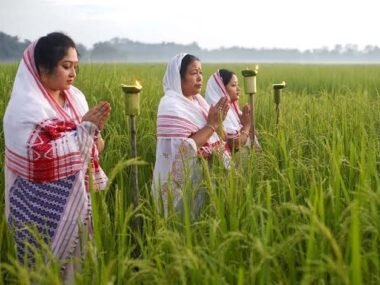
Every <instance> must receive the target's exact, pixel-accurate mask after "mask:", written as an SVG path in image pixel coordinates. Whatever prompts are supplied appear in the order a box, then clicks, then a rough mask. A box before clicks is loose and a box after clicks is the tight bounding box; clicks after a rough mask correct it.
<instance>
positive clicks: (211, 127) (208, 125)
mask: <svg viewBox="0 0 380 285" xmlns="http://www.w3.org/2000/svg"><path fill="white" fill-rule="evenodd" d="M205 127H209V128H210V129H211V130H212V131H213V132H215V131H216V130H215V128H214V127H213V126H211V125H210V124H206V126H205Z"/></svg>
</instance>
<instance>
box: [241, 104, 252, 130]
mask: <svg viewBox="0 0 380 285" xmlns="http://www.w3.org/2000/svg"><path fill="white" fill-rule="evenodd" d="M240 121H241V124H242V125H243V127H244V128H245V129H246V130H247V131H248V132H249V130H250V128H251V108H250V107H249V105H248V104H246V105H244V107H243V114H242V115H241V116H240Z"/></svg>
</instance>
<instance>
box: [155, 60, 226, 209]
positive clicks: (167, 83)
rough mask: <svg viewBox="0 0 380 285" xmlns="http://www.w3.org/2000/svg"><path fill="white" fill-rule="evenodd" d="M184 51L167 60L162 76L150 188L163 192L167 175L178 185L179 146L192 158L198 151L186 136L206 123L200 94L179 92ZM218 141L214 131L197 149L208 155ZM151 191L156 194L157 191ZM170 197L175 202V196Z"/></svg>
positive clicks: (180, 180)
mask: <svg viewBox="0 0 380 285" xmlns="http://www.w3.org/2000/svg"><path fill="white" fill-rule="evenodd" d="M185 55H186V54H178V55H176V56H174V57H173V58H172V59H171V60H170V62H169V63H168V66H167V69H166V72H165V75H164V78H163V86H164V92H165V95H164V96H163V97H162V98H161V101H160V104H159V107H158V116H157V150H156V164H155V168H154V174H153V189H155V188H157V187H158V188H159V189H161V190H162V191H163V194H165V188H166V183H167V180H168V178H169V176H170V175H171V177H172V178H173V180H174V181H175V182H176V184H177V185H179V186H180V185H181V182H182V181H183V177H182V174H183V173H181V167H180V164H181V162H180V161H181V157H180V154H179V149H180V148H181V149H183V148H186V155H187V159H191V158H193V161H195V160H196V159H197V155H198V151H197V146H196V143H195V142H194V140H193V139H191V138H190V136H191V135H192V134H194V133H196V132H197V131H199V130H200V129H202V128H203V127H204V126H205V125H206V124H207V116H208V110H209V105H208V104H207V102H206V101H205V100H204V98H203V97H202V96H201V95H200V94H197V95H195V96H193V97H192V98H190V99H189V98H187V97H185V96H184V95H183V93H182V88H181V76H180V67H181V62H182V59H183V58H184V56H185ZM222 143H224V142H223V141H221V140H220V139H219V137H218V135H217V134H216V133H214V134H213V135H212V136H211V137H210V139H209V140H208V142H207V143H206V144H205V145H204V146H202V147H201V148H200V151H199V152H200V153H201V154H202V155H203V156H204V157H207V155H211V153H212V151H213V148H214V147H216V146H217V145H220V144H222ZM224 157H225V158H226V160H227V157H228V158H229V154H228V153H227V152H226V153H225V155H224ZM154 192H156V193H155V194H157V192H159V191H157V190H155V191H154ZM177 194H178V193H177ZM177 196H178V195H177ZM164 198H165V197H164ZM174 198H175V201H174V202H176V199H177V197H174ZM164 203H165V201H164Z"/></svg>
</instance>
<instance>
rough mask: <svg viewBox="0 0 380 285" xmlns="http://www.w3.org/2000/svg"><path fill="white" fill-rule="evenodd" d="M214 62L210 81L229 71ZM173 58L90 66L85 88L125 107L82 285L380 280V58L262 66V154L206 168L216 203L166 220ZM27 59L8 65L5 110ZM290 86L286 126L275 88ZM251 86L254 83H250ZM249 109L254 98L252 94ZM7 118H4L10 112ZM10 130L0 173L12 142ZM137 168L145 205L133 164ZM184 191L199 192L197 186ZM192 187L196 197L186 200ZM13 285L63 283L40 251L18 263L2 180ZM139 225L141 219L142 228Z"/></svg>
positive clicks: (0, 143)
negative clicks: (165, 86) (132, 106)
mask: <svg viewBox="0 0 380 285" xmlns="http://www.w3.org/2000/svg"><path fill="white" fill-rule="evenodd" d="M245 67H251V68H253V67H254V65H249V64H248V65H231V64H224V65H221V64H204V65H203V71H204V72H203V74H204V86H205V84H206V81H207V79H208V77H209V76H210V75H211V74H212V73H213V72H214V71H215V70H216V69H217V68H229V69H231V70H233V71H235V72H237V73H238V74H239V79H240V85H241V87H243V84H242V83H243V79H242V77H241V76H240V70H242V69H244V68H245ZM165 68H166V65H164V64H140V65H138V64H136V65H126V64H124V65H106V64H105V65H95V64H91V65H90V64H89V65H82V66H81V69H80V74H79V75H78V77H77V79H76V82H75V85H76V86H77V87H78V88H80V89H81V90H82V91H83V92H84V93H85V94H86V96H87V99H88V102H89V104H90V105H91V106H92V105H95V103H96V102H98V101H100V100H107V101H109V102H110V103H111V104H112V115H111V118H110V121H109V123H108V125H107V126H106V128H105V130H104V131H103V136H104V137H105V139H106V149H105V151H104V153H103V154H102V156H101V164H102V167H103V169H104V170H105V171H106V173H107V174H108V175H109V177H110V184H109V187H108V188H107V190H106V191H104V192H100V193H91V195H92V201H93V205H92V207H93V209H92V210H93V219H94V237H93V240H92V241H90V242H88V244H87V252H86V255H85V256H84V258H83V262H82V270H81V271H79V272H78V273H77V274H76V279H75V280H76V283H77V284H218V285H221V284H238V285H242V284H380V176H379V172H380V66H378V65H285V64H284V65H274V64H262V65H261V66H260V70H259V74H258V77H257V90H258V91H257V95H255V103H256V127H257V130H258V132H259V140H260V143H261V145H262V151H261V152H247V153H245V154H244V155H243V154H239V153H237V154H236V156H235V157H234V160H235V166H234V167H233V168H232V169H230V170H229V171H225V170H223V169H222V168H220V167H219V165H218V163H217V162H215V165H211V166H210V167H209V168H205V170H204V177H203V184H204V185H203V186H204V187H205V189H207V194H208V195H207V196H208V198H207V202H206V203H205V205H204V207H203V208H202V210H201V213H200V216H199V217H198V218H197V219H192V218H191V217H190V214H189V211H188V209H187V208H186V207H185V212H184V214H183V215H178V214H176V213H175V212H173V211H171V212H170V213H169V215H168V217H167V218H164V217H163V215H162V214H160V212H159V210H158V209H157V207H156V206H155V203H154V202H153V201H152V198H151V194H150V186H151V181H152V171H153V167H154V161H155V147H156V137H155V124H156V113H157V106H158V102H159V100H160V98H161V97H162V96H163V91H162V84H161V82H162V77H163V74H164V71H165ZM16 69H17V66H16V65H0V114H1V120H2V114H4V110H5V107H6V105H7V102H8V99H9V95H10V91H11V88H12V83H13V80H14V76H15V73H16ZM135 79H137V80H139V81H140V82H141V84H142V85H143V92H142V93H141V114H140V116H138V117H137V150H138V156H139V159H138V160H131V146H130V132H129V119H128V117H127V116H125V114H124V98H123V96H124V95H123V94H122V91H121V88H120V84H121V83H132V82H134V80H135ZM282 80H285V81H286V82H287V88H286V89H284V92H283V94H282V95H281V96H282V97H281V103H280V118H279V125H278V126H277V124H276V112H275V105H274V101H273V91H272V87H271V86H272V83H279V82H281V81H282ZM242 91H243V90H242ZM240 100H241V104H243V103H244V102H248V96H246V95H245V94H244V92H242V94H241V96H240ZM1 122H2V121H1ZM2 130H3V129H2V124H1V125H0V171H1V173H3V165H4V137H3V131H2ZM133 164H138V180H139V206H138V208H137V209H134V208H133V206H132V192H131V166H132V165H133ZM185 188H186V189H184V190H183V191H184V193H190V194H191V190H192V189H189V187H188V186H186V187H185ZM187 196H188V195H187ZM0 213H1V215H0V250H1V253H0V284H60V282H61V281H60V274H59V265H58V263H57V262H56V261H54V260H50V261H49V262H44V260H46V255H48V252H46V251H44V250H43V249H44V248H42V249H41V254H40V257H39V258H37V261H36V266H35V267H34V268H27V267H25V266H24V265H23V264H21V263H19V262H17V261H16V259H15V247H14V242H13V236H12V232H11V231H10V229H9V228H8V227H7V223H6V219H5V214H4V213H5V210H4V179H3V175H2V176H1V178H0ZM136 221H138V223H140V224H141V225H142V227H141V230H138V229H137V228H136V226H135V225H136V224H137V223H136Z"/></svg>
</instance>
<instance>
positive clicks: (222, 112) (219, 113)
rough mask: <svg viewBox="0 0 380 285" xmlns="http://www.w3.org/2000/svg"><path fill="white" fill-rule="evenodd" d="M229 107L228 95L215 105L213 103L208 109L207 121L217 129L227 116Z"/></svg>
mask: <svg viewBox="0 0 380 285" xmlns="http://www.w3.org/2000/svg"><path fill="white" fill-rule="evenodd" d="M229 108H230V105H229V103H228V99H227V97H222V98H220V100H219V101H218V102H217V103H216V104H215V106H213V105H211V107H210V109H209V111H208V118H207V123H208V124H210V125H211V126H213V127H214V128H215V129H217V128H218V126H219V125H220V124H221V123H222V122H223V121H224V119H225V118H226V116H227V113H228V110H229Z"/></svg>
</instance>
